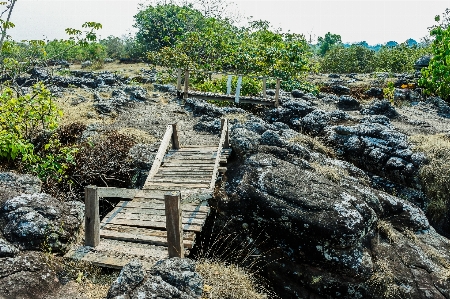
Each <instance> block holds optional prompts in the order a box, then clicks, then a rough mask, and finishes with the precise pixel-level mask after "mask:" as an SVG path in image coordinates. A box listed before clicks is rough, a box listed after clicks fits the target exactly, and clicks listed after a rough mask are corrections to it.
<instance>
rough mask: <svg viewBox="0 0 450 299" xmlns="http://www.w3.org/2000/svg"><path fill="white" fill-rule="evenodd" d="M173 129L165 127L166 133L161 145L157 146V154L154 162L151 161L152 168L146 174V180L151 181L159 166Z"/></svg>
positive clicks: (169, 126)
mask: <svg viewBox="0 0 450 299" xmlns="http://www.w3.org/2000/svg"><path fill="white" fill-rule="evenodd" d="M172 132H173V128H172V126H171V125H168V126H167V129H166V133H165V134H164V137H163V139H162V141H161V145H160V146H159V149H158V153H157V154H156V156H155V160H154V161H153V165H152V168H151V169H150V172H149V174H148V177H147V180H149V179H151V178H152V177H153V176H154V175H155V174H156V173H157V172H158V169H159V167H160V166H161V162H162V160H163V158H164V155H165V154H166V151H167V147H168V146H169V143H170V140H171V139H172Z"/></svg>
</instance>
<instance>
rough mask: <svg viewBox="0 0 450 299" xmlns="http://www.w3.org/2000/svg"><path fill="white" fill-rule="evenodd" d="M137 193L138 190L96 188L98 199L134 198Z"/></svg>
mask: <svg viewBox="0 0 450 299" xmlns="http://www.w3.org/2000/svg"><path fill="white" fill-rule="evenodd" d="M138 192H139V190H138V189H125V188H115V187H97V193H98V197H118V198H134V197H135V196H136V194H137V193H138Z"/></svg>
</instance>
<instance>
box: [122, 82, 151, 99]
mask: <svg viewBox="0 0 450 299" xmlns="http://www.w3.org/2000/svg"><path fill="white" fill-rule="evenodd" d="M124 91H125V92H126V93H127V94H129V96H130V100H131V101H136V102H144V101H147V99H148V94H147V90H146V89H145V88H143V87H142V86H134V85H131V86H126V87H125V89H124Z"/></svg>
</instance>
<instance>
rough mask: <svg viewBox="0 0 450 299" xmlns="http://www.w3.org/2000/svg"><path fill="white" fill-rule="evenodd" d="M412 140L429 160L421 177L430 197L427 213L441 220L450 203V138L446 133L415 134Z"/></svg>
mask: <svg viewBox="0 0 450 299" xmlns="http://www.w3.org/2000/svg"><path fill="white" fill-rule="evenodd" d="M410 141H412V142H413V143H414V144H415V150H416V151H419V152H423V153H425V155H426V156H427V158H428V160H429V163H428V164H426V165H424V166H422V167H421V169H420V179H421V180H422V183H423V185H424V187H425V191H426V193H427V195H428V197H429V198H430V203H429V205H428V209H427V213H428V215H429V216H430V217H431V219H432V220H434V221H437V222H439V221H440V220H442V219H443V218H444V217H446V215H447V212H448V211H449V204H450V195H449V194H450V138H449V137H448V136H446V135H445V134H437V135H415V136H412V137H411V138H410Z"/></svg>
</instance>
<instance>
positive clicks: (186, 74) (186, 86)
mask: <svg viewBox="0 0 450 299" xmlns="http://www.w3.org/2000/svg"><path fill="white" fill-rule="evenodd" d="M188 96H189V70H186V71H185V72H184V93H183V99H184V100H186V99H187V98H188Z"/></svg>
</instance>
